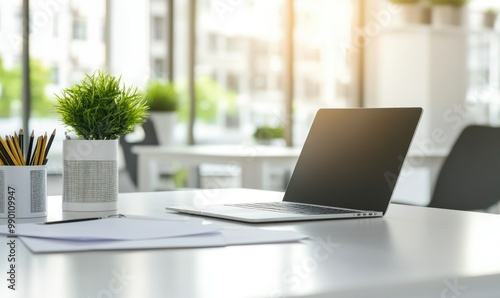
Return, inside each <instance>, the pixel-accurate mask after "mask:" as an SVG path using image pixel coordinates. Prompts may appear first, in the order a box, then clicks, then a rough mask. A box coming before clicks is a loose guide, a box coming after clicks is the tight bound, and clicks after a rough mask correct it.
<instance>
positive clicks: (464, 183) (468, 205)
mask: <svg viewBox="0 0 500 298" xmlns="http://www.w3.org/2000/svg"><path fill="white" fill-rule="evenodd" d="M499 201H500V127H489V126H478V125H471V126H468V127H466V128H465V129H464V130H463V131H462V132H461V134H460V136H459V137H458V138H457V140H456V142H455V144H454V145H453V147H452V149H451V151H450V153H449V155H448V157H447V158H446V160H445V161H444V163H443V166H442V168H441V171H440V173H439V176H438V179H437V181H436V185H435V188H434V193H433V196H432V199H431V202H430V203H429V205H428V207H436V208H445V209H455V210H468V211H472V210H486V209H488V208H490V207H492V206H494V205H495V204H497V203H498V202H499Z"/></svg>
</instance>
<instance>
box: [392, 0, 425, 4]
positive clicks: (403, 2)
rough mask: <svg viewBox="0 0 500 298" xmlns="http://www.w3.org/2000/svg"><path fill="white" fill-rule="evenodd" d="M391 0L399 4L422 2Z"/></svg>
mask: <svg viewBox="0 0 500 298" xmlns="http://www.w3.org/2000/svg"><path fill="white" fill-rule="evenodd" d="M389 2H392V3H397V4H410V3H418V2H420V0H389Z"/></svg>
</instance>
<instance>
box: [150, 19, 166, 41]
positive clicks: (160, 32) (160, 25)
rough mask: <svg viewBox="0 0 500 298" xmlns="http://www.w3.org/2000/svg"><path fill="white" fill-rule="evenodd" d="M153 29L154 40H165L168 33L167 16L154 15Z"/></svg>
mask: <svg viewBox="0 0 500 298" xmlns="http://www.w3.org/2000/svg"><path fill="white" fill-rule="evenodd" d="M151 30H153V31H152V36H153V39H154V40H164V39H165V35H166V34H165V31H166V23H165V18H164V17H161V16H154V17H153V18H152V25H151Z"/></svg>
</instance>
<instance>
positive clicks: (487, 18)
mask: <svg viewBox="0 0 500 298" xmlns="http://www.w3.org/2000/svg"><path fill="white" fill-rule="evenodd" d="M496 19H497V15H496V14H491V13H485V14H484V15H483V26H484V28H487V29H495V22H496Z"/></svg>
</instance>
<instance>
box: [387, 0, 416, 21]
mask: <svg viewBox="0 0 500 298" xmlns="http://www.w3.org/2000/svg"><path fill="white" fill-rule="evenodd" d="M388 1H389V2H391V3H393V4H395V5H397V6H398V8H399V9H400V11H401V13H398V14H396V23H399V24H401V25H406V24H422V23H424V7H423V6H422V5H421V3H420V2H421V1H420V0H388Z"/></svg>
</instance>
